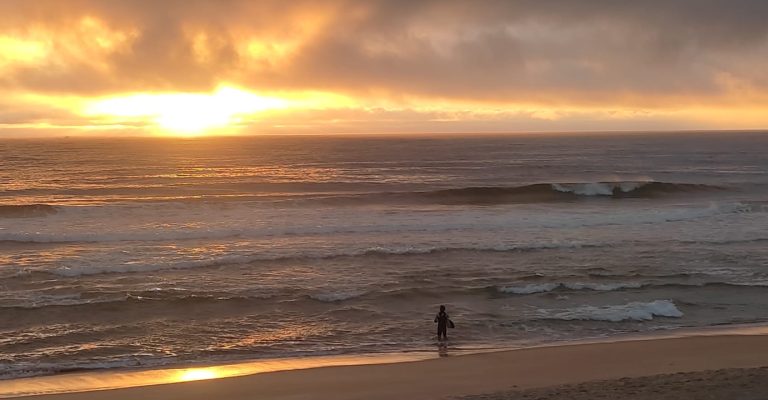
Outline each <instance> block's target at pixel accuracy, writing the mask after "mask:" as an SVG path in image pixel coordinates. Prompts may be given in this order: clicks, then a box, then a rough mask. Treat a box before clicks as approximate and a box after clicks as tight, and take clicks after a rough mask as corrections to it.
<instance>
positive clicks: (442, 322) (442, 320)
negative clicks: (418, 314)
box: [435, 311, 448, 339]
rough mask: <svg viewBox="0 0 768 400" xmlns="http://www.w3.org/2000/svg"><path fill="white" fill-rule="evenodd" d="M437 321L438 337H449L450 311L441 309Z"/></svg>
mask: <svg viewBox="0 0 768 400" xmlns="http://www.w3.org/2000/svg"><path fill="white" fill-rule="evenodd" d="M435 322H437V338H438V339H440V337H441V335H442V338H443V339H448V313H446V312H445V311H440V312H439V313H437V316H436V317H435Z"/></svg>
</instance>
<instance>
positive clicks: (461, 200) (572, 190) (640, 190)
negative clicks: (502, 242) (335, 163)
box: [309, 181, 724, 205]
mask: <svg viewBox="0 0 768 400" xmlns="http://www.w3.org/2000/svg"><path fill="white" fill-rule="evenodd" d="M722 190H724V189H723V188H721V187H718V186H712V185H704V184H691V183H671V182H654V181H616V182H582V183H536V184H530V185H522V186H486V187H483V186H477V187H476V186H473V187H464V188H455V189H442V190H434V191H424V192H419V191H416V192H397V193H366V194H356V195H338V196H332V195H327V196H323V197H321V198H319V199H314V200H309V201H316V202H320V203H323V204H336V205H354V204H398V203H399V204H443V205H494V204H526V203H549V202H563V201H573V200H576V199H588V198H596V197H603V198H613V199H623V198H635V199H638V198H644V199H653V198H659V197H663V196H671V195H681V194H696V193H707V192H716V191H722Z"/></svg>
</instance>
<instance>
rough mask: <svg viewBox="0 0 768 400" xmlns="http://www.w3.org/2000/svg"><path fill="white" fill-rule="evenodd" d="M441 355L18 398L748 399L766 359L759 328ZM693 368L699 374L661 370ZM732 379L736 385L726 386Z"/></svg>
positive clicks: (758, 386)
mask: <svg viewBox="0 0 768 400" xmlns="http://www.w3.org/2000/svg"><path fill="white" fill-rule="evenodd" d="M448 354H449V356H447V357H440V358H435V359H428V360H420V361H412V362H398V363H391V364H379V365H356V366H332V367H320V368H310V369H301V370H292V371H280V372H269V373H262V374H255V375H248V376H240V377H231V378H223V379H210V380H201V381H194V382H183V383H172V384H163V385H153V386H143V387H133V388H125V389H115V390H101V391H92V392H77V393H66V394H58V395H44V396H32V397H26V398H27V399H40V400H42V399H45V400H75V399H77V400H95V399H109V400H133V399H139V398H146V399H165V400H174V399H178V400H182V399H184V400H198V399H200V400H203V399H214V398H217V399H233V400H237V399H253V398H259V399H280V400H287V399H291V400H297V399H313V400H326V399H327V400H347V399H350V400H351V399H368V400H377V399H381V400H384V399H386V400H391V399H445V398H461V397H462V396H465V398H467V399H473V400H474V399H493V400H502V399H544V398H547V399H549V398H563V399H587V398H589V399H596V398H597V399H599V398H606V399H607V398H620V397H627V398H633V399H634V398H637V399H646V398H647V399H651V398H654V399H665V398H666V399H677V398H686V399H692V398H739V399H751V398H754V397H749V396H751V395H752V394H754V393H757V392H761V393H766V389H765V384H764V383H762V382H765V381H767V380H766V379H764V377H765V374H766V371H765V370H764V369H755V368H759V367H767V366H768V336H764V335H720V336H694V337H685V338H660V339H648V340H632V341H619V342H610V343H592V344H571V345H562V346H550V347H537V348H527V349H520V350H511V351H503V352H495V353H484V354H471V355H460V356H450V351H449V353H448ZM697 371H699V373H694V374H684V375H671V376H670V375H669V374H677V373H689V372H697ZM700 371H707V372H700ZM640 377H643V378H640ZM606 381H608V382H606ZM761 381H762V382H761ZM17 382H20V381H17ZM733 382H743V384H740V385H734V384H733ZM563 385H565V386H563ZM737 386H738V387H737ZM541 388H545V389H541ZM721 392H722V393H724V394H723V395H722V396H715V397H711V396H710V397H707V396H708V395H709V394H717V393H721ZM725 393H728V394H727V395H726V394H725ZM698 394H701V396H698ZM705 395H707V396H705ZM466 396H470V397H466ZM526 396H527V397H526ZM578 396H581V397H578ZM631 396H640V397H631ZM642 396H645V397H642ZM664 396H666V397H664Z"/></svg>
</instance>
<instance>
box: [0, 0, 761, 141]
mask: <svg viewBox="0 0 768 400" xmlns="http://www.w3.org/2000/svg"><path fill="white" fill-rule="evenodd" d="M766 14H768V3H765V2H761V1H752V0H734V1H733V2H729V3H727V4H725V3H723V2H717V1H701V0H683V1H679V2H655V1H651V2H641V3H630V2H603V1H598V0H593V1H583V2H579V3H578V4H577V3H574V2H572V1H565V0H555V1H551V2H547V3H546V4H544V3H541V2H535V1H525V0H519V1H501V0H480V1H469V0H447V1H444V0H441V1H438V0H424V1H404V0H402V1H401V0H368V1H349V0H329V1H323V2H316V1H309V0H297V1H291V2H278V1H259V2H253V1H248V0H184V1H182V0H166V1H153V0H69V1H66V2H63V1H59V0H37V1H26V0H5V1H2V2H0V89H2V90H3V92H4V93H5V95H4V98H0V102H2V103H5V104H10V107H11V111H4V112H2V113H0V131H3V130H5V131H8V130H10V129H14V132H16V131H17V129H20V127H29V126H39V127H41V129H43V128H45V129H48V128H51V129H52V127H66V126H79V127H96V128H99V127H104V126H109V127H112V126H122V127H126V129H131V130H132V132H133V130H134V129H139V130H140V129H154V128H156V127H157V125H158V124H160V125H165V126H166V127H169V126H176V127H177V129H179V127H181V126H182V125H184V124H187V125H184V126H185V127H184V128H183V129H181V130H187V131H190V130H194V129H192V128H191V127H192V126H209V127H210V126H218V125H221V124H225V125H226V124H229V125H233V126H234V127H233V129H234V130H238V131H241V130H243V129H244V130H249V129H251V128H252V129H251V130H253V129H257V130H259V131H271V130H281V129H283V128H284V127H287V126H306V127H309V128H307V129H311V127H313V126H314V127H317V128H318V129H325V130H335V129H340V130H345V131H346V130H358V131H367V130H371V131H374V130H391V129H402V130H409V129H412V130H416V131H430V130H445V129H446V128H445V127H446V126H449V125H450V126H452V128H450V129H454V128H453V127H457V128H456V129H467V130H473V129H482V130H494V131H498V130H583V129H621V128H624V129H634V128H636V127H641V128H642V127H654V128H655V127H663V126H665V124H666V126H668V127H670V128H674V127H684V128H688V127H690V128H728V127H742V128H743V127H748V128H761V127H765V126H766V124H768V112H764V111H766V110H768V80H766V78H765V74H764V72H763V71H765V70H766V69H768V52H766V50H768V26H766V24H765V23H764V19H763V16H764V15H766ZM226 85H229V86H231V87H236V88H239V89H238V90H242V91H243V93H246V95H244V96H246V97H248V96H251V97H248V98H250V99H256V98H263V97H264V96H267V97H270V98H275V99H277V100H275V101H279V102H282V104H284V105H285V106H283V107H274V108H279V110H276V109H271V110H270V111H269V112H265V111H264V110H261V109H259V107H256V106H245V105H242V104H235V103H237V102H230V103H229V104H230V105H229V106H226V107H225V108H226V110H221V109H217V110H216V111H215V112H210V113H209V114H211V115H210V118H209V121H208V123H204V122H201V121H200V120H198V121H197V122H195V123H193V122H189V123H183V122H184V121H183V120H184V117H183V115H184V113H180V112H170V111H168V109H167V108H168V106H167V105H161V104H156V105H155V107H154V109H152V110H148V109H144V110H143V111H142V112H141V113H135V114H134V115H130V116H128V115H124V114H125V113H122V114H121V113H120V112H103V113H94V112H92V111H93V109H92V108H91V109H88V106H86V105H87V104H92V103H93V102H95V101H101V100H103V99H104V98H112V99H131V98H133V99H136V98H139V99H150V98H151V99H173V100H168V101H170V102H177V103H183V104H180V106H179V107H181V108H184V107H187V108H188V109H189V110H191V111H194V112H192V113H188V114H200V113H201V112H197V111H196V110H197V109H198V108H201V107H202V108H206V109H208V110H213V109H215V107H211V106H199V104H202V103H204V101H203V102H202V103H200V101H197V100H195V101H191V103H189V102H187V101H186V100H184V101H181V100H179V99H215V98H216V96H217V93H218V91H217V90H218V89H217V88H221V87H223V86H226ZM137 96H139V97H137ZM141 96H145V97H141ZM146 96H148V97H146ZM158 96H159V97H158ZM163 96H165V97H163ZM168 96H171V97H168ZM173 96H175V97H173ZM253 96H255V97H253ZM331 97H333V99H334V100H329V99H330V98H331ZM322 99H324V100H322ZM342 99H343V100H342ZM114 101H118V100H114ZM124 101H129V100H124ZM206 101H207V100H206ZM253 102H254V103H256V104H258V103H259V101H255V100H254V101H253ZM149 103H152V102H151V101H149V102H148V104H149ZM184 104H186V106H185V105H184ZM249 107H250V108H249ZM145 108H146V107H145ZM30 110H37V111H34V112H30ZM113 111H114V110H113ZM334 112H335V113H337V115H336V116H335V117H334V115H333V113H334ZM349 112H351V113H352V114H354V115H355V118H347V117H348V113H349ZM40 113H44V114H45V116H41V115H39V114H40ZM168 115H179V116H177V117H172V118H171V117H168ZM278 115H283V116H284V117H280V118H284V119H285V120H281V119H280V118H278ZM24 116H28V117H27V119H26V120H25V119H24ZM345 116H347V117H345ZM384 116H386V118H384ZM726 116H732V118H728V117H726ZM168 118H171V119H174V120H177V121H178V122H177V123H169V122H168V121H169V119H168ZM302 118H303V119H302ZM199 119H203V118H202V117H201V118H199ZM41 120H45V122H44V123H43V122H40V121H41ZM288 120H292V122H291V123H289V121H288ZM158 121H166V122H165V123H164V124H163V123H162V122H158ZM270 121H271V122H270ZM333 121H336V122H333ZM386 123H389V124H390V125H389V127H387V125H386ZM36 124H38V125H36ZM39 124H47V125H39ZM249 124H250V125H249ZM46 127H47V128H46ZM249 127H250V128H249ZM390 128H391V129H390ZM643 129H644V128H643ZM1 133H2V132H0V134H1Z"/></svg>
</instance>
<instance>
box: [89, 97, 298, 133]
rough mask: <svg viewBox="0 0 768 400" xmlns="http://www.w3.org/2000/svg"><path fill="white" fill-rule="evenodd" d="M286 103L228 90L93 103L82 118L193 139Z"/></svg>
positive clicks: (278, 107)
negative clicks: (149, 125) (115, 120)
mask: <svg viewBox="0 0 768 400" xmlns="http://www.w3.org/2000/svg"><path fill="white" fill-rule="evenodd" d="M288 105H289V104H288V101H287V100H285V99H280V98H276V97H266V96H260V95H257V94H254V93H252V92H248V91H245V90H242V89H238V88H235V87H231V86H219V88H218V89H216V91H215V92H213V93H210V94H206V93H155V94H131V95H127V96H118V97H111V98H106V99H101V100H96V101H94V102H92V103H90V104H89V105H87V106H86V107H85V110H84V112H85V114H86V115H91V116H96V115H99V116H109V117H124V118H135V119H138V120H139V121H141V120H149V121H152V122H154V123H155V124H156V125H157V126H159V127H160V128H161V129H162V130H163V133H164V134H168V135H181V136H195V135H202V134H205V133H206V132H207V131H209V130H212V129H216V128H226V127H229V126H231V125H236V124H237V123H238V121H239V117H241V116H243V115H251V114H256V113H259V112H264V111H267V110H275V109H281V108H286V107H288Z"/></svg>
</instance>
